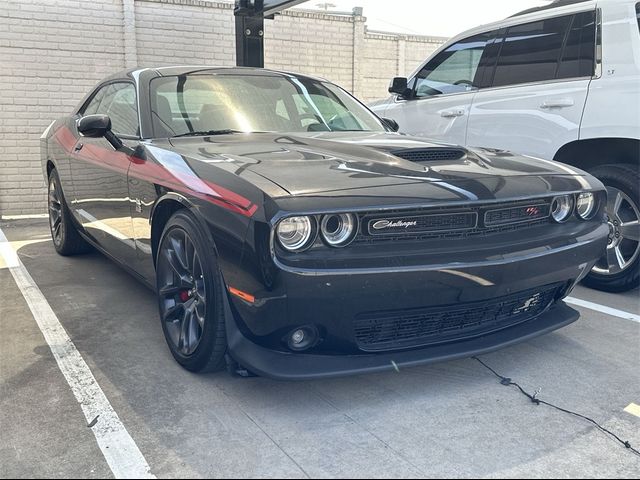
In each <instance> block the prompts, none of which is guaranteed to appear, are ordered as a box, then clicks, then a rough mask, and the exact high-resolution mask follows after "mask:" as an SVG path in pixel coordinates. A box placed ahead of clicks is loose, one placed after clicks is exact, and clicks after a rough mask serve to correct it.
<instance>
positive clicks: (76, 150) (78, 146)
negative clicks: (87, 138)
mask: <svg viewBox="0 0 640 480" xmlns="http://www.w3.org/2000/svg"><path fill="white" fill-rule="evenodd" d="M82 147H84V144H83V143H78V144H76V146H75V147H74V148H73V151H74V152H79V151H80V150H82Z"/></svg>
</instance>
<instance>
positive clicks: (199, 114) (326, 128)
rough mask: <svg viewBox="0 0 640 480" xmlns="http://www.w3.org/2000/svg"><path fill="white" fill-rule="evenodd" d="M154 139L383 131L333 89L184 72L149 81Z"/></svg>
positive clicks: (292, 80)
mask: <svg viewBox="0 0 640 480" xmlns="http://www.w3.org/2000/svg"><path fill="white" fill-rule="evenodd" d="M151 112H152V118H153V128H154V135H155V136H156V137H174V136H177V135H189V134H195V135H198V134H206V133H210V134H213V133H233V132H236V131H239V132H278V133H288V132H330V131H331V132H341V131H374V132H384V131H385V128H384V127H383V125H382V123H381V122H380V121H379V120H378V118H377V117H376V116H375V115H374V114H372V113H371V112H370V111H368V110H367V109H366V108H365V107H363V106H362V105H361V104H360V103H358V101H356V100H355V99H354V98H353V97H351V96H350V95H349V94H347V93H346V92H344V91H343V90H342V89H340V88H338V87H337V86H335V85H332V84H330V83H326V82H320V81H317V80H311V79H306V78H297V77H294V76H289V75H278V74H273V75H269V74H264V73H261V74H255V75H251V74H247V73H242V74H238V73H233V74H229V73H221V74H211V73H207V74H203V73H197V74H188V75H181V76H174V77H161V78H156V79H154V80H152V82H151Z"/></svg>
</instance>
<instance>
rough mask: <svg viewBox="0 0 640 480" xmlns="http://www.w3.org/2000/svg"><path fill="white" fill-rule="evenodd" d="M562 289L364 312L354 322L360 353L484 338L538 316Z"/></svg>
mask: <svg viewBox="0 0 640 480" xmlns="http://www.w3.org/2000/svg"><path fill="white" fill-rule="evenodd" d="M563 288H564V284H555V285H548V286H545V287H540V288H538V289H532V290H527V291H525V292H520V293H516V294H512V295H508V296H504V297H499V298H493V299H490V300H486V301H483V302H473V303H463V304H454V305H447V306H438V307H427V308H416V309H405V310H389V311H381V312H367V313H362V314H359V315H358V316H356V318H355V321H354V327H355V338H356V342H357V344H358V347H359V348H360V349H361V350H364V351H382V350H396V349H403V348H414V347H421V346H425V345H431V344H435V343H443V342H450V341H455V340H461V339H464V338H469V337H473V336H478V335H484V334H487V333H489V332H493V331H496V330H500V329H503V328H507V327H511V326H513V325H516V324H518V323H521V322H524V321H527V320H531V319H533V318H535V317H537V316H538V315H540V314H541V313H543V312H544V311H545V310H546V309H547V308H548V307H549V306H550V305H551V304H552V302H553V301H554V300H555V299H556V298H558V295H559V294H560V293H561V290H562V289H563Z"/></svg>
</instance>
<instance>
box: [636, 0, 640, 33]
mask: <svg viewBox="0 0 640 480" xmlns="http://www.w3.org/2000/svg"><path fill="white" fill-rule="evenodd" d="M636 18H637V19H638V30H640V3H636Z"/></svg>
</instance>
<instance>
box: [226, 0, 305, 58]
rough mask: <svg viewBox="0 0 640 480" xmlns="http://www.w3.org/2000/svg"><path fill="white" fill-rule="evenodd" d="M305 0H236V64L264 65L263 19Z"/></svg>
mask: <svg viewBox="0 0 640 480" xmlns="http://www.w3.org/2000/svg"><path fill="white" fill-rule="evenodd" d="M304 1H305V0H236V7H235V10H234V15H235V17H236V64H237V65H238V66H239V67H258V68H263V67H264V19H265V17H271V18H273V15H275V14H276V13H279V12H281V11H282V10H285V9H287V8H289V7H293V6H294V5H298V4H299V3H303V2H304Z"/></svg>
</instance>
